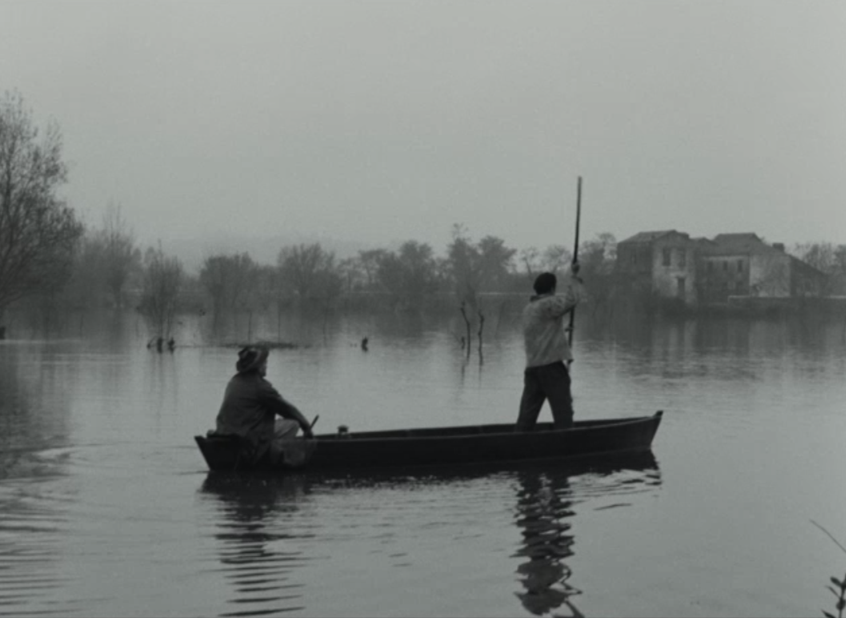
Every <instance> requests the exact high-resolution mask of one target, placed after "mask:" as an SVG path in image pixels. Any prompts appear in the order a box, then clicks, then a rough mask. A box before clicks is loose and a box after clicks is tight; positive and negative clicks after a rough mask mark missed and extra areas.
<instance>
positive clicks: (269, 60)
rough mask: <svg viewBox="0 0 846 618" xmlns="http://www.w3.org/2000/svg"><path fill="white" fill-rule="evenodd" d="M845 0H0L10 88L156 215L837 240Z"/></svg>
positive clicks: (85, 194) (83, 171) (257, 224)
mask: <svg viewBox="0 0 846 618" xmlns="http://www.w3.org/2000/svg"><path fill="white" fill-rule="evenodd" d="M845 33H846V2H843V0H828V1H827V0H814V1H813V2H809V1H805V0H794V1H782V0H725V1H719V0H699V1H695V2H693V1H663V0H618V1H612V0H555V1H549V2H541V1H538V0H514V1H509V2H503V1H498V0H478V1H476V0H445V1H437V0H420V1H412V0H381V1H353V0H334V1H330V0H323V1H321V0H306V1H303V2H300V1H283V0H267V1H265V2H258V1H238V2H236V1H234V0H233V1H227V2H223V1H218V0H196V1H185V0H183V1H175V0H174V1H170V2H154V1H150V0H143V1H139V2H134V1H128V0H101V1H96V2H95V1H84V0H65V1H59V0H53V1H46V0H0V90H13V89H14V90H17V91H19V92H20V93H21V94H22V95H23V97H24V99H25V101H26V103H27V105H28V106H29V107H30V108H31V109H32V111H33V115H34V117H35V119H36V121H37V123H38V124H39V125H43V124H44V123H46V121H47V120H48V119H55V120H56V121H57V122H58V124H59V126H60V127H61V129H62V133H63V135H64V142H65V151H64V152H65V158H66V159H67V161H68V162H69V163H70V165H71V173H70V179H69V182H68V184H67V185H66V186H65V187H64V189H63V192H64V195H65V196H66V197H67V199H68V201H69V202H70V203H71V205H73V206H74V207H75V208H77V209H78V210H79V211H80V212H81V213H83V214H84V216H85V219H86V220H87V221H88V222H89V223H92V224H95V225H98V224H99V223H100V220H101V217H102V213H103V211H104V209H105V207H106V205H107V204H108V203H109V201H110V200H111V201H114V202H118V203H120V204H121V205H122V208H123V213H124V216H125V217H126V218H127V220H128V221H129V222H130V224H131V225H132V226H133V228H134V229H135V231H136V233H137V235H138V236H139V237H140V239H142V240H144V241H150V240H152V239H155V238H162V239H174V238H206V237H216V236H220V235H225V234H237V235H241V236H261V237H268V236H277V235H292V234H296V235H301V236H320V237H323V238H333V239H338V240H342V241H361V242H364V243H368V244H371V245H375V246H381V245H385V244H387V243H390V242H394V241H397V240H400V241H401V240H406V239H416V240H422V241H425V242H429V243H431V244H432V245H433V247H435V249H436V250H438V251H440V250H442V249H443V247H444V246H445V245H446V243H447V242H448V240H449V236H450V230H451V227H452V225H453V224H454V223H464V224H465V225H467V227H468V228H469V230H470V233H471V236H473V237H474V238H479V237H481V236H483V235H487V234H493V235H496V236H500V237H502V238H504V239H505V241H506V243H507V244H509V245H510V246H513V247H517V248H522V247H526V246H540V247H543V246H546V245H549V244H552V243H564V244H568V245H570V244H571V243H572V240H573V227H574V220H575V204H576V179H577V177H578V176H579V175H581V176H583V177H584V194H583V214H582V237H583V238H589V237H591V236H593V235H594V234H596V233H599V232H605V231H608V232H611V233H613V234H615V235H616V236H617V238H618V239H620V240H621V239H623V238H625V237H627V236H629V235H632V234H634V233H636V232H638V231H643V230H655V229H669V228H675V229H678V230H680V231H686V232H688V233H690V234H691V235H693V236H702V235H704V236H712V235H714V234H717V233H720V232H746V231H754V232H757V233H758V234H759V235H762V236H764V237H765V238H766V239H767V240H769V241H771V242H772V241H783V242H787V243H788V244H790V243H794V242H801V241H813V240H827V241H832V242H837V243H841V242H846V173H844V167H845V166H846V34H845Z"/></svg>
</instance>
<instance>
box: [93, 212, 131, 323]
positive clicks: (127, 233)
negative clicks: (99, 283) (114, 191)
mask: <svg viewBox="0 0 846 618" xmlns="http://www.w3.org/2000/svg"><path fill="white" fill-rule="evenodd" d="M100 235H101V239H102V243H103V257H104V258H105V263H104V265H105V271H106V272H105V284H106V289H107V290H108V291H109V293H110V294H111V296H112V302H113V303H114V306H115V307H123V292H124V288H125V287H126V283H127V281H128V280H129V277H130V275H131V274H132V273H133V272H135V271H137V270H139V269H140V267H141V251H140V250H139V249H138V248H137V247H136V246H135V238H134V235H133V232H132V230H131V229H130V227H129V225H128V224H127V223H126V220H125V219H124V218H123V214H122V213H121V207H120V205H119V204H117V205H116V204H114V203H109V205H108V206H107V207H106V214H105V215H104V216H103V228H102V230H101V231H100Z"/></svg>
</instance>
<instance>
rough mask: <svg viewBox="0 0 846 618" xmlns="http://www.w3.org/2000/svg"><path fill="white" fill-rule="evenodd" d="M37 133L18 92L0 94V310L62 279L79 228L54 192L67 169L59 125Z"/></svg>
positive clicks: (67, 266) (0, 312) (64, 278)
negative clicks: (40, 135) (63, 156)
mask: <svg viewBox="0 0 846 618" xmlns="http://www.w3.org/2000/svg"><path fill="white" fill-rule="evenodd" d="M38 135H39V133H38V129H37V128H36V127H35V126H34V125H33V122H32V117H31V113H30V112H29V111H28V110H27V109H25V108H24V104H23V98H22V97H21V96H20V95H19V94H17V93H6V94H5V95H4V96H3V97H2V98H0V314H2V313H3V310H4V309H5V308H6V307H7V306H8V305H9V304H11V303H12V302H15V301H17V300H19V299H21V298H24V297H26V296H28V295H31V294H33V293H35V292H37V291H40V290H44V289H55V288H56V287H58V286H60V285H61V284H63V283H64V282H65V281H67V279H68V278H69V277H70V275H71V265H72V262H73V259H72V258H73V254H74V251H75V249H76V247H77V243H78V241H79V239H80V237H81V236H82V233H83V227H82V224H81V223H80V222H79V221H78V220H77V218H76V216H75V214H74V212H73V210H72V209H71V208H70V207H68V206H67V205H65V204H64V203H63V202H62V201H60V200H59V199H58V198H57V197H56V189H57V188H58V186H59V185H60V184H62V183H64V182H65V180H66V174H67V172H66V167H65V164H64V162H63V161H62V156H61V154H62V140H61V135H60V133H59V130H58V128H57V127H56V125H54V124H50V125H48V127H47V131H46V132H45V134H44V137H43V139H41V140H39V139H38Z"/></svg>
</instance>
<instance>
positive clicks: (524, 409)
mask: <svg viewBox="0 0 846 618" xmlns="http://www.w3.org/2000/svg"><path fill="white" fill-rule="evenodd" d="M547 399H548V400H549V407H550V408H551V409H552V419H553V421H554V423H555V428H556V429H567V428H568V427H572V425H573V397H572V396H571V394H570V372H569V370H568V369H567V367H566V366H565V365H564V363H563V362H561V361H559V362H557V363H551V364H549V365H541V366H540V367H529V368H527V369H526V372H525V373H524V374H523V397H522V398H521V399H520V415H519V416H518V417H517V427H516V430H517V431H529V430H531V429H532V428H533V427H534V426H535V423H537V422H538V415H539V414H540V411H541V407H542V406H543V402H544V401H545V400H547Z"/></svg>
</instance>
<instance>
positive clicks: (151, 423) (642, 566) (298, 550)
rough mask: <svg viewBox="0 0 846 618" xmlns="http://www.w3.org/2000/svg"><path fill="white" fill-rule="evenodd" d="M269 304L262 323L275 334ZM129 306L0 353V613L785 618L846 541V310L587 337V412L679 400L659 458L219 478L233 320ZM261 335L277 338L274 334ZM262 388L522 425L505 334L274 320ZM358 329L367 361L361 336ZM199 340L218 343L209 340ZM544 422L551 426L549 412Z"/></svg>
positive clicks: (308, 399)
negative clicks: (473, 336)
mask: <svg viewBox="0 0 846 618" xmlns="http://www.w3.org/2000/svg"><path fill="white" fill-rule="evenodd" d="M278 327H279V325H277V323H276V319H275V317H273V318H268V320H267V322H266V323H260V322H257V323H256V325H254V326H253V327H252V328H255V329H256V332H257V333H258V335H262V336H266V337H268V338H269V337H275V336H276V335H277V331H276V329H277V328H278ZM230 328H231V332H223V333H222V334H221V333H216V336H215V337H212V336H210V334H209V332H208V328H207V327H206V326H204V325H203V324H202V323H201V320H200V319H199V318H196V317H194V318H191V317H186V318H185V319H184V321H183V324H182V329H181V331H180V334H179V338H178V339H179V342H180V344H181V345H180V347H178V348H177V350H176V351H175V352H174V353H173V354H168V353H165V354H161V355H160V354H157V353H155V352H154V351H150V350H148V349H147V348H146V347H145V343H146V338H147V335H146V331H145V330H144V328H143V324H141V325H139V323H138V321H137V318H135V317H134V316H131V315H129V316H120V315H116V316H112V315H110V314H108V315H105V316H100V317H99V318H98V319H96V320H93V319H90V318H89V319H87V320H84V321H83V320H80V321H79V322H73V323H72V327H69V328H66V329H64V331H63V332H62V333H60V334H59V335H58V336H57V335H56V334H55V333H54V334H53V335H52V336H50V337H46V336H41V335H39V333H37V332H26V333H24V334H23V335H22V336H20V338H18V339H12V340H7V341H3V342H0V429H2V432H0V513H2V519H0V547H1V548H2V551H0V614H10V615H46V614H59V615H77V614H79V615H86V616H159V615H170V616H198V615H204V616H215V615H243V616H247V615H275V614H288V615H302V616H358V615H370V616H397V615H400V616H402V615H405V616H419V615H431V616H478V615H490V616H514V615H553V614H554V615H568V614H574V613H575V612H576V611H578V612H581V613H582V614H584V615H605V616H647V615H650V616H662V615H663V616H671V615H672V616H679V615H683V616H761V615H770V616H795V615H817V614H818V613H819V610H820V609H821V608H823V609H831V608H832V607H833V602H831V601H832V599H833V597H831V598H829V597H830V593H829V592H827V591H826V590H825V588H824V586H825V584H826V583H827V581H828V577H829V576H830V575H835V574H837V575H839V574H842V571H843V569H844V566H846V556H845V555H843V554H842V553H841V552H840V550H839V549H837V547H836V546H835V545H834V544H833V543H832V542H831V541H830V540H829V539H827V538H826V537H825V535H824V534H822V532H820V531H819V530H818V529H817V528H815V527H814V526H813V525H812V524H811V523H810V520H811V519H814V520H816V521H818V522H820V523H821V524H823V525H825V526H826V527H827V528H828V529H829V530H831V531H832V532H833V533H834V534H835V536H838V537H839V538H841V539H844V538H846V527H844V524H843V522H844V521H846V491H844V488H843V482H842V481H843V476H842V467H843V461H844V452H846V451H844V443H843V437H844V436H846V418H844V405H843V402H844V400H846V386H844V383H846V381H844V373H846V345H844V343H843V341H842V338H841V329H842V326H841V325H840V324H830V325H826V324H824V323H808V322H802V321H801V320H794V321H793V322H779V321H748V320H731V319H720V320H717V319H714V320H709V321H703V320H700V321H698V322H697V321H691V320H688V321H676V322H670V323H663V324H662V323H657V322H653V321H646V320H631V321H622V320H621V321H619V322H618V323H617V325H616V326H613V327H600V326H597V327H595V328H590V327H589V326H588V325H586V327H585V328H584V329H583V330H581V331H579V333H578V336H577V343H576V354H577V358H578V360H577V363H576V365H575V368H574V371H575V374H574V396H575V399H576V413H577V415H578V416H579V417H581V418H602V417H609V416H629V415H631V416H633V415H643V414H651V413H653V412H654V411H655V410H657V409H663V410H665V417H664V421H663V423H662V426H661V428H660V430H659V432H658V435H657V437H656V440H655V444H654V449H653V455H652V456H649V457H646V458H634V459H632V458H627V459H624V460H614V461H604V462H588V463H583V464H579V465H572V464H570V465H567V464H556V465H549V464H546V465H542V466H538V465H523V466H511V467H503V468H496V467H494V468H489V467H485V468H470V469H452V470H444V469H438V470H426V471H418V472H415V473H413V474H411V473H403V474H399V475H396V474H393V475H392V474H383V475H379V476H374V475H361V474H358V475H354V476H345V475H343V474H337V475H335V476H325V475H316V474H300V475H292V476H289V477H286V478H274V477H269V476H262V475H254V476H239V475H214V474H210V473H208V472H207V471H206V469H205V465H204V462H203V460H202V458H201V457H200V455H199V452H198V451H197V449H196V447H195V446H194V444H193V439H192V436H193V435H195V434H197V433H204V432H205V430H206V429H208V428H210V427H211V426H212V424H213V418H214V415H215V413H216V410H217V407H218V405H219V403H220V398H221V396H222V393H223V388H224V386H225V383H226V381H227V379H228V378H229V377H230V376H231V374H232V373H233V370H234V362H235V360H236V357H235V350H234V349H232V348H230V347H226V346H223V345H219V344H220V343H221V342H222V341H227V340H231V341H235V340H237V339H238V333H239V331H238V329H239V328H241V329H242V330H243V324H241V325H240V326H239V325H238V324H234V325H231V326H230ZM262 328H263V329H264V330H263V331H262V330H261V329H262ZM282 329H283V332H282V333H281V334H282V336H283V337H284V338H285V339H286V340H288V341H293V342H296V343H298V344H300V347H296V348H291V349H285V350H276V351H274V352H273V353H272V354H271V358H270V367H269V371H268V378H269V379H270V380H271V381H272V382H273V383H274V385H275V386H277V387H278V388H279V389H280V391H282V392H283V393H284V394H285V395H286V396H287V397H288V398H290V399H291V401H293V402H294V403H296V404H297V405H298V406H299V407H300V408H301V409H302V410H303V412H304V413H305V414H306V415H307V416H309V417H313V416H314V415H315V414H320V420H319V423H318V426H317V428H316V429H317V430H318V432H320V430H322V431H334V429H335V427H336V426H337V425H340V424H346V425H349V426H350V427H351V429H352V430H353V431H355V430H369V429H390V428H398V427H424V426H435V425H458V424H470V423H487V422H491V423H493V422H511V421H513V420H514V419H515V418H516V409H517V404H518V401H519V396H520V386H521V370H522V364H521V363H522V360H523V359H522V351H521V349H520V340H519V336H518V333H517V330H516V328H515V324H514V323H513V320H509V319H505V318H504V319H502V320H501V321H500V322H499V323H495V324H494V325H493V326H491V327H490V329H489V331H488V334H487V336H486V341H485V346H484V363H483V364H480V363H479V359H478V356H477V352H476V350H475V348H474V350H473V354H472V356H471V358H470V360H469V361H468V360H467V359H466V356H465V354H464V352H463V351H462V350H461V349H460V348H459V347H458V345H457V338H456V336H455V334H456V333H459V332H460V325H458V324H456V323H455V322H453V321H445V320H439V319H435V318H421V317H409V316H395V315H387V316H373V317H330V318H325V319H324V318H323V317H320V318H318V319H309V318H308V317H299V318H286V321H285V322H284V324H283V325H282ZM363 336H368V337H369V341H370V346H369V351H368V352H363V351H362V350H361V349H360V347H359V345H358V342H359V340H360V339H361V337H363ZM211 343H215V344H214V345H211ZM542 414H543V415H546V416H548V414H549V413H548V411H547V410H544V411H543V412H542Z"/></svg>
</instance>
